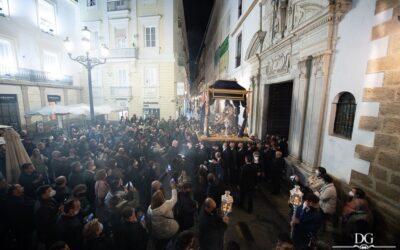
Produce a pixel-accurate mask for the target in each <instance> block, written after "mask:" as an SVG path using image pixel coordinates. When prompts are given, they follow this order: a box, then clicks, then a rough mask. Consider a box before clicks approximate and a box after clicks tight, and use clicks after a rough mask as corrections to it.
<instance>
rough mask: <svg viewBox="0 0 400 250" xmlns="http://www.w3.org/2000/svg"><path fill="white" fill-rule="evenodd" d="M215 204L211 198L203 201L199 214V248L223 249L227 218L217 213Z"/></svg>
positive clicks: (205, 249) (209, 249) (203, 249)
mask: <svg viewBox="0 0 400 250" xmlns="http://www.w3.org/2000/svg"><path fill="white" fill-rule="evenodd" d="M216 209H217V205H216V203H215V201H214V200H213V199H212V198H207V199H206V200H205V201H204V206H203V208H202V209H201V212H200V215H199V244H200V250H221V249H224V233H225V231H226V229H227V228H228V225H227V224H228V222H229V218H228V217H227V216H224V217H222V218H221V216H219V215H218V213H217V210H216Z"/></svg>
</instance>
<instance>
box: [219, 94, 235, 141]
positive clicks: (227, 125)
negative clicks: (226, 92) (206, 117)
mask: <svg viewBox="0 0 400 250" xmlns="http://www.w3.org/2000/svg"><path fill="white" fill-rule="evenodd" d="M216 117H217V120H216V123H217V124H220V125H223V126H224V134H225V136H228V135H229V134H233V133H235V131H234V129H235V108H234V107H233V105H232V103H231V102H230V101H229V100H226V101H225V107H224V110H223V111H222V113H220V114H219V115H217V116H216Z"/></svg>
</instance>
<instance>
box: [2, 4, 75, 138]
mask: <svg viewBox="0 0 400 250" xmlns="http://www.w3.org/2000/svg"><path fill="white" fill-rule="evenodd" d="M0 4H1V6H0V8H1V11H0V124H5V125H12V126H14V127H15V128H17V129H25V128H27V129H28V130H32V131H36V130H37V126H39V128H41V127H42V126H43V123H42V122H45V124H46V122H47V121H48V118H46V117H45V118H42V117H40V116H39V117H37V116H34V117H25V116H24V114H25V113H27V112H28V111H30V110H33V109H37V108H41V107H45V106H49V105H54V104H63V105H67V104H76V103H79V102H80V101H81V100H80V99H81V88H80V84H79V77H78V71H79V66H78V65H75V63H73V62H72V61H70V60H69V59H68V56H67V54H66V53H65V50H64V47H63V39H64V38H65V36H67V35H68V36H70V38H71V39H72V40H74V41H75V42H78V39H79V33H78V29H77V28H78V22H79V16H78V14H79V13H78V9H77V2H76V1H73V0H2V1H0ZM51 119H55V118H54V117H50V120H51ZM38 123H40V124H38Z"/></svg>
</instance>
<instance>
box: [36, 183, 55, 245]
mask: <svg viewBox="0 0 400 250" xmlns="http://www.w3.org/2000/svg"><path fill="white" fill-rule="evenodd" d="M55 194H56V191H55V190H54V189H53V188H52V187H51V186H50V185H43V186H41V187H39V188H38V189H37V190H36V195H37V197H38V200H37V201H36V203H35V206H34V209H33V214H34V222H35V226H36V234H37V238H38V240H39V243H41V244H44V245H45V246H46V248H49V247H50V246H51V244H52V243H53V242H54V241H55V238H56V234H55V232H56V230H55V229H56V222H57V215H58V211H59V208H58V206H57V202H56V200H55V199H54V198H53V197H54V196H55Z"/></svg>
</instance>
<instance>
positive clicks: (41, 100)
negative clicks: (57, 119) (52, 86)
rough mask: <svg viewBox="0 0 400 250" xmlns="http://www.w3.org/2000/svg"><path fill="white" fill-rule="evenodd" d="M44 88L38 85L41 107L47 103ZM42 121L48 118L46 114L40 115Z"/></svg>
mask: <svg viewBox="0 0 400 250" xmlns="http://www.w3.org/2000/svg"><path fill="white" fill-rule="evenodd" d="M45 90H46V88H45V87H39V91H40V105H41V106H42V108H43V107H46V104H47V97H46V93H45ZM42 119H43V123H45V122H47V121H48V120H49V119H48V117H46V116H42Z"/></svg>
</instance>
